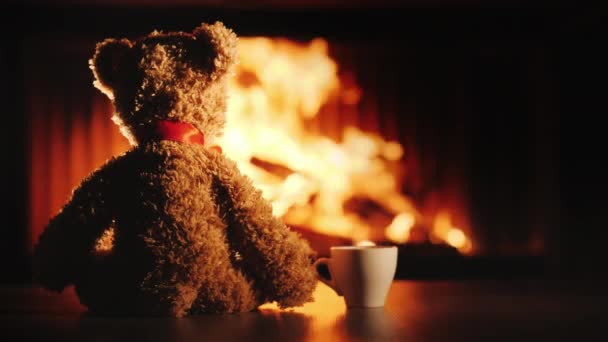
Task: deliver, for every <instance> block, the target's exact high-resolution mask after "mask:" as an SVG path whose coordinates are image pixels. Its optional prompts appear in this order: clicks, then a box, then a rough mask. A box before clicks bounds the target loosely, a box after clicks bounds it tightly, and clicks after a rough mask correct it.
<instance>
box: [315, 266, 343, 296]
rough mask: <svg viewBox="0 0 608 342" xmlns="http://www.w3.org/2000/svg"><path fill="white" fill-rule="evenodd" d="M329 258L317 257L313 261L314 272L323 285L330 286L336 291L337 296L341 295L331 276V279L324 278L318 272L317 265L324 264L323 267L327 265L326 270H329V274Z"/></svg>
mask: <svg viewBox="0 0 608 342" xmlns="http://www.w3.org/2000/svg"><path fill="white" fill-rule="evenodd" d="M329 260H330V259H329V258H319V259H317V261H315V263H314V268H315V273H316V274H317V279H319V280H320V281H321V282H323V283H324V284H325V285H327V286H329V287H331V288H332V289H333V290H334V291H336V293H337V294H338V296H341V295H342V292H341V291H340V290H339V289H338V287H337V286H336V282H335V281H334V279H333V277H332V279H328V278H325V277H324V276H323V275H322V274H321V273H319V266H320V265H325V267H327V270H328V271H329V273H330V275H331V270H330V268H329Z"/></svg>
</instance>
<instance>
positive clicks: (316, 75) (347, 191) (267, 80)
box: [221, 37, 419, 241]
mask: <svg viewBox="0 0 608 342" xmlns="http://www.w3.org/2000/svg"><path fill="white" fill-rule="evenodd" d="M239 53H240V59H241V62H240V64H239V65H238V68H237V70H236V71H235V73H236V75H235V76H236V77H234V78H233V79H232V80H231V84H230V94H231V95H230V96H231V97H230V99H229V106H228V112H227V123H228V124H227V127H226V129H225V135H224V137H223V140H222V141H221V144H222V146H223V148H224V151H225V152H226V154H227V155H228V156H229V157H231V158H232V159H234V160H235V161H236V162H237V163H238V165H239V167H240V169H241V171H242V172H243V173H245V174H246V175H248V176H249V177H250V178H251V179H252V180H253V182H254V184H255V185H256V186H257V187H258V188H260V189H261V190H262V193H263V196H264V197H265V198H266V199H268V200H270V201H271V202H272V206H273V212H274V214H275V215H278V216H282V217H283V218H284V219H285V221H286V222H287V223H288V224H292V225H298V226H306V227H310V228H312V229H314V230H316V231H318V232H321V233H326V234H333V235H338V236H343V237H348V238H353V239H354V240H355V241H359V240H367V239H370V231H371V226H370V223H369V222H366V221H365V220H362V219H361V218H360V217H358V215H356V213H352V212H347V211H346V210H345V209H344V204H345V202H346V201H347V200H348V199H350V198H353V197H361V198H369V199H372V200H373V201H375V202H376V203H378V204H379V205H381V206H382V207H383V208H384V209H385V210H386V211H387V212H389V213H390V214H391V215H399V214H404V215H408V217H410V218H411V219H412V220H413V218H414V217H416V216H417V215H419V214H418V213H417V211H416V210H415V207H414V206H413V205H412V203H411V201H410V200H409V199H408V198H406V197H405V196H403V195H401V194H400V193H399V192H398V191H397V179H396V177H395V175H394V174H393V172H391V171H389V169H388V163H389V162H394V161H398V160H400V159H401V158H402V157H403V147H402V146H401V145H400V144H399V143H397V142H394V141H386V140H385V139H383V138H382V137H380V136H378V135H376V134H371V133H365V132H363V131H361V130H360V129H358V128H355V127H344V129H343V131H342V139H341V142H336V141H334V140H332V139H330V138H328V137H326V136H323V135H321V134H318V133H313V132H311V131H310V130H309V129H307V122H308V121H309V120H311V119H313V118H314V117H315V116H316V115H317V114H318V113H319V110H320V109H321V107H322V106H323V105H324V104H326V103H327V102H328V101H329V100H330V99H332V98H334V99H335V98H336V97H337V96H339V97H340V98H341V99H342V101H344V103H349V104H356V103H357V102H358V101H359V95H360V90H358V89H357V88H356V87H350V88H347V87H344V86H343V85H342V84H341V81H340V79H339V77H338V73H337V71H338V67H337V65H336V63H335V61H334V60H332V59H331V58H330V57H329V55H328V44H327V42H326V41H325V40H323V39H315V40H313V41H311V42H310V43H308V44H304V43H295V42H292V41H289V40H285V39H269V38H259V37H257V38H242V39H241V40H240V42H239ZM372 180H373V181H372Z"/></svg>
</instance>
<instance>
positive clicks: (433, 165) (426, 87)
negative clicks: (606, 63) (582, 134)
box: [14, 4, 560, 276]
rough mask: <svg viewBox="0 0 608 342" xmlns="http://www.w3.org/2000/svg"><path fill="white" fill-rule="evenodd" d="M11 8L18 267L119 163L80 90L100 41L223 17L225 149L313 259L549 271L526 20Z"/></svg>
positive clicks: (121, 143) (97, 104)
mask: <svg viewBox="0 0 608 342" xmlns="http://www.w3.org/2000/svg"><path fill="white" fill-rule="evenodd" d="M16 11H17V10H16ZM18 11H23V13H25V14H26V16H27V17H28V18H30V21H29V23H30V24H32V26H31V27H30V28H28V29H27V30H24V33H23V36H22V37H21V40H18V41H16V43H15V47H16V48H17V51H18V56H19V57H18V59H19V60H20V61H21V63H22V64H21V65H22V66H23V69H22V73H15V75H14V77H15V78H16V79H18V80H19V82H21V84H22V85H23V89H24V90H23V93H22V94H21V95H22V98H21V99H22V103H23V105H22V110H23V112H24V113H25V119H24V122H23V126H24V132H25V135H24V138H23V146H24V149H25V151H26V153H25V158H24V161H23V165H24V170H25V171H26V173H25V176H23V182H22V183H23V184H22V185H23V188H22V189H27V191H25V193H26V194H27V195H25V198H23V202H24V207H25V208H24V209H23V210H22V213H23V216H24V219H23V222H24V223H25V224H24V226H26V227H28V228H27V229H23V232H22V233H20V236H21V237H20V240H19V241H21V242H22V245H23V250H24V252H23V253H24V255H25V259H26V260H27V255H28V253H29V252H31V247H32V246H33V244H34V243H35V241H36V239H37V236H38V234H39V233H40V232H41V230H42V229H43V227H44V225H45V223H46V222H47V221H48V219H49V218H50V217H51V216H52V215H53V214H54V213H55V212H56V211H57V210H58V209H59V208H60V207H61V205H62V204H63V203H64V202H65V201H66V199H67V198H68V196H69V194H70V191H71V189H72V188H73V187H74V186H75V185H77V184H78V182H79V181H80V179H82V177H84V176H85V175H86V174H88V173H89V172H90V171H92V170H93V169H94V168H96V167H98V166H100V165H101V164H102V163H103V162H104V161H105V160H106V159H107V158H109V157H111V156H112V155H116V154H119V153H121V152H123V151H125V150H126V149H128V148H129V145H128V142H127V140H126V139H124V138H123V137H122V136H121V135H120V133H119V131H118V129H117V128H116V126H115V125H114V124H113V123H112V122H111V120H110V117H111V115H112V106H111V104H110V103H109V102H108V101H107V100H106V99H105V97H103V95H102V94H100V93H98V92H97V90H96V89H94V88H93V87H92V84H91V82H92V76H91V74H90V71H89V70H88V68H87V59H88V58H90V56H91V54H92V51H93V47H94V44H95V42H97V41H99V40H100V39H103V38H105V37H121V36H125V37H130V38H131V37H134V36H137V35H140V34H143V33H147V32H148V31H151V30H153V29H166V30H175V29H178V30H180V29H181V30H189V29H191V28H192V27H195V26H196V25H197V24H198V23H199V22H200V21H204V20H216V19H218V20H223V21H224V22H225V23H226V24H227V25H228V26H230V27H232V28H234V29H235V31H236V32H237V33H238V34H239V35H240V36H242V37H243V39H242V40H241V45H240V51H241V56H242V57H243V63H241V65H240V66H239V69H238V70H237V72H236V77H235V78H234V81H233V84H232V86H231V91H232V93H231V94H232V95H231V96H232V99H231V101H232V102H231V105H230V112H229V113H228V120H229V121H228V127H227V129H226V138H225V140H224V142H223V147H224V150H225V152H226V153H227V154H228V155H229V156H230V157H231V158H233V159H235V160H237V161H238V162H239V165H240V166H241V168H242V170H243V171H244V172H245V173H247V174H248V175H249V176H251V177H252V179H253V180H254V183H255V184H256V185H257V186H258V187H260V188H261V189H262V190H263V192H264V195H265V196H266V197H267V198H268V199H269V200H271V201H272V202H273V209H274V211H275V213H276V214H277V215H279V216H281V217H283V219H284V220H285V221H286V223H287V224H288V225H290V226H291V227H292V229H294V230H297V231H299V232H300V233H301V234H302V235H303V236H304V237H305V238H307V239H308V240H309V241H310V242H311V244H312V245H313V248H315V249H316V250H317V251H318V252H319V253H320V254H321V255H324V254H326V253H327V250H328V247H329V246H330V245H332V244H351V243H376V244H395V245H398V246H399V247H400V251H401V255H403V256H406V258H405V259H404V260H403V261H401V260H400V262H401V267H402V270H403V269H404V268H405V267H406V266H407V267H408V268H412V267H413V268H414V269H415V271H412V272H413V273H408V272H407V271H403V272H404V273H403V274H404V275H406V276H416V275H439V276H441V275H446V274H449V275H455V274H458V273H459V272H464V273H466V272H471V270H473V271H474V272H487V271H489V270H491V269H496V268H497V267H498V268H501V267H502V268H501V269H502V270H505V269H509V267H511V268H510V269H511V270H512V271H515V270H518V269H519V270H522V269H523V270H525V272H542V271H543V270H544V268H545V266H546V265H545V260H546V258H547V257H548V256H550V255H551V253H554V252H555V248H554V244H555V240H556V239H557V237H556V235H555V234H556V229H557V228H556V226H557V225H558V223H559V222H557V221H558V220H557V219H556V218H555V212H556V211H557V210H558V207H559V205H560V203H559V202H558V201H559V197H558V196H557V195H558V193H559V180H558V174H557V171H556V170H557V168H558V157H557V156H558V154H557V145H558V143H559V137H558V132H557V130H558V120H556V118H555V116H554V113H553V111H552V106H553V105H554V94H553V92H554V90H555V89H554V85H553V83H552V82H553V79H552V77H553V74H552V70H551V69H550V67H549V66H547V64H546V63H545V61H546V60H547V59H548V58H550V57H551V56H552V51H553V50H551V48H550V47H548V46H545V45H543V44H542V42H543V36H542V33H539V34H537V35H536V36H534V35H533V36H531V37H530V36H528V34H529V32H536V31H535V30H536V29H538V28H537V25H538V22H537V21H535V19H534V18H533V19H529V18H528V17H527V16H525V15H523V16H519V17H516V20H517V22H518V23H519V25H520V26H519V28H512V27H510V26H509V25H510V22H507V21H504V20H503V21H501V20H500V19H499V17H500V16H499V15H497V13H496V12H492V11H489V12H484V11H482V10H476V11H472V12H467V11H463V10H454V11H445V10H435V11H430V10H429V9H411V11H407V10H405V9H399V10H395V11H393V10H391V9H381V8H375V9H373V10H369V11H367V10H357V9H353V8H347V9H334V10H327V11H325V10H323V11H321V10H318V9H299V8H279V9H266V10H263V11H260V10H252V9H243V8H223V7H220V8H214V9H208V8H198V7H196V8H190V7H181V6H176V7H171V8H155V7H143V6H141V7H140V6H138V5H137V4H134V5H133V6H130V7H126V8H121V9H120V10H119V11H118V10H116V9H115V8H113V7H94V8H88V7H82V8H81V7H48V8H46V7H45V8H42V7H32V8H21V9H19V10H18ZM488 13H489V14H491V15H490V18H493V19H494V20H491V19H488V16H487V14H488ZM461 16H463V17H464V18H466V19H468V20H469V21H470V23H469V24H470V25H461V23H460V22H461V19H459V18H463V17H461ZM135 17H137V19H136V20H128V21H127V20H123V19H125V18H135ZM55 18H61V19H62V20H61V21H59V22H60V23H58V22H56V20H55ZM338 18H339V19H338ZM428 20H430V21H432V22H434V23H438V27H428V26H427V25H426V24H425V23H426V22H427V21H428ZM339 22H341V23H345V24H339ZM357 23H365V25H362V24H357ZM342 25H344V26H342ZM476 25H478V26H479V25H481V26H483V28H484V29H481V30H478V29H476ZM448 28H449V29H448ZM539 42H540V44H537V43H539ZM14 58H17V57H14ZM40 61H44V63H41V62H40ZM252 127H253V128H254V129H252ZM244 147H246V148H244ZM488 262H490V263H491V265H490V266H488V265H489V264H488ZM421 263H422V264H424V265H423V266H421ZM492 263H493V264H492ZM496 263H498V265H499V266H496V265H497V264H496ZM522 266H523V268H522Z"/></svg>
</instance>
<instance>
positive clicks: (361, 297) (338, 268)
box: [315, 246, 397, 308]
mask: <svg viewBox="0 0 608 342" xmlns="http://www.w3.org/2000/svg"><path fill="white" fill-rule="evenodd" d="M330 254H331V258H319V259H318V260H317V261H316V262H315V269H316V270H317V278H319V280H320V281H322V282H323V283H325V284H327V285H328V286H330V287H331V288H332V289H334V291H336V293H338V295H340V296H344V301H345V302H346V306H347V307H367V308H369V307H382V306H384V303H385V302H386V296H387V294H388V290H389V288H390V287H391V284H392V282H393V279H394V277H395V271H396V270H397V247H396V246H335V247H331V249H330ZM319 265H326V266H327V268H328V270H329V274H330V276H331V279H328V278H326V277H324V276H323V275H321V274H319V269H318V266H319Z"/></svg>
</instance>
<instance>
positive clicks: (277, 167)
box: [249, 156, 294, 180]
mask: <svg viewBox="0 0 608 342" xmlns="http://www.w3.org/2000/svg"><path fill="white" fill-rule="evenodd" d="M249 162H250V163H251V164H253V165H255V166H257V167H259V168H261V169H263V170H264V171H266V172H269V173H271V174H273V175H275V176H277V177H279V178H281V179H283V180H285V179H286V178H287V177H289V175H291V174H293V173H294V171H293V170H292V169H290V168H289V167H287V166H285V165H281V164H277V163H273V162H269V161H267V160H264V159H262V158H258V157H256V156H253V157H251V159H250V160H249Z"/></svg>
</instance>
